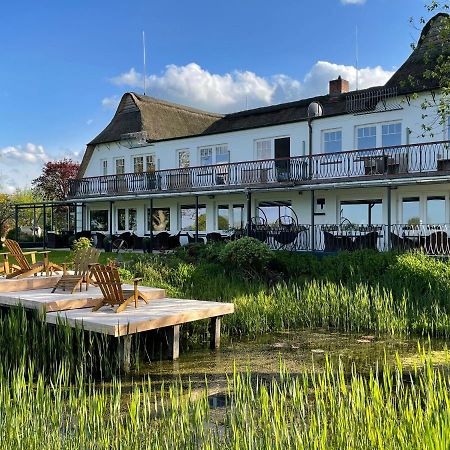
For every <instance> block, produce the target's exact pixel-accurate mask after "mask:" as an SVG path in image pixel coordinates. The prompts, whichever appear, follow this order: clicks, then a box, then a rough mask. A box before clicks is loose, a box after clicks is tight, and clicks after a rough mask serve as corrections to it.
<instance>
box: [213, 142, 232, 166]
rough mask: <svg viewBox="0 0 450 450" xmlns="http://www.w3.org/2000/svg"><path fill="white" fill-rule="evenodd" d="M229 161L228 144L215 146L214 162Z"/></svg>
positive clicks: (224, 162) (222, 162)
mask: <svg viewBox="0 0 450 450" xmlns="http://www.w3.org/2000/svg"><path fill="white" fill-rule="evenodd" d="M229 162H230V152H229V150H228V145H218V146H216V164H227V163H229Z"/></svg>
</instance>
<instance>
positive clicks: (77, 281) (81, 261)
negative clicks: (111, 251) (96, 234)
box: [52, 247, 100, 294]
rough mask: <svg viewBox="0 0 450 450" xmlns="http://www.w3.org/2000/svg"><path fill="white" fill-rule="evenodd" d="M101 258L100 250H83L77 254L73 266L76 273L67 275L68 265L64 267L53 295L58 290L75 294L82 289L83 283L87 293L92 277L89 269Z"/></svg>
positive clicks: (91, 248)
mask: <svg viewBox="0 0 450 450" xmlns="http://www.w3.org/2000/svg"><path fill="white" fill-rule="evenodd" d="M99 257H100V250H97V249H96V248H93V247H90V248H82V249H80V250H78V251H77V252H76V253H75V257H74V261H73V266H74V273H73V274H68V273H67V270H66V268H67V265H66V264H64V265H63V271H64V273H63V276H62V277H61V279H60V280H58V282H57V283H56V286H55V287H54V288H53V290H52V293H53V292H55V291H56V289H62V290H63V291H66V290H67V291H71V293H72V294H73V293H74V292H75V290H76V289H77V288H79V289H80V292H81V289H82V286H83V283H85V284H86V291H87V290H88V288H89V284H90V276H89V267H90V266H91V265H92V264H96V263H97V262H98V258H99Z"/></svg>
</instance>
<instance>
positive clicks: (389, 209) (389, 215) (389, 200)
mask: <svg viewBox="0 0 450 450" xmlns="http://www.w3.org/2000/svg"><path fill="white" fill-rule="evenodd" d="M391 194H392V188H391V186H388V187H387V223H388V235H387V246H388V250H390V249H391V247H392V245H391V229H392V207H391V205H392V198H391V197H392V195H391Z"/></svg>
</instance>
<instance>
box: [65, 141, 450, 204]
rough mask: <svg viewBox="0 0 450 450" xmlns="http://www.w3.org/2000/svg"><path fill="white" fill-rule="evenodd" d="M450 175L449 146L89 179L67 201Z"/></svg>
mask: <svg viewBox="0 0 450 450" xmlns="http://www.w3.org/2000/svg"><path fill="white" fill-rule="evenodd" d="M443 175H450V141H441V142H428V143H423V144H413V145H402V146H397V147H381V148H374V149H366V150H353V151H347V152H339V153H326V154H317V155H312V156H295V157H292V158H285V159H268V160H261V161H243V162H236V163H228V164H217V165H211V166H202V167H189V168H182V169H168V170H159V171H155V172H149V173H127V174H123V175H107V176H100V177H88V178H82V179H79V180H72V181H70V187H69V195H68V197H69V198H72V199H79V198H88V197H97V196H114V197H115V196H121V195H130V194H137V193H142V194H144V193H152V192H154V193H159V192H174V193H175V192H184V191H203V190H204V191H208V190H233V189H238V188H242V187H271V186H280V187H282V186H292V185H312V184H318V185H320V184H324V183H339V182H343V181H345V182H348V181H349V180H359V181H361V180H374V179H387V178H408V177H409V178H417V177H423V176H435V177H438V176H443Z"/></svg>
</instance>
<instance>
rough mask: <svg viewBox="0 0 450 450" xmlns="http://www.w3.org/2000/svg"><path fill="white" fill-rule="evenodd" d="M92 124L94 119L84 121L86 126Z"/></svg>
mask: <svg viewBox="0 0 450 450" xmlns="http://www.w3.org/2000/svg"><path fill="white" fill-rule="evenodd" d="M93 123H94V119H88V120H86V125H92V124H93Z"/></svg>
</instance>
